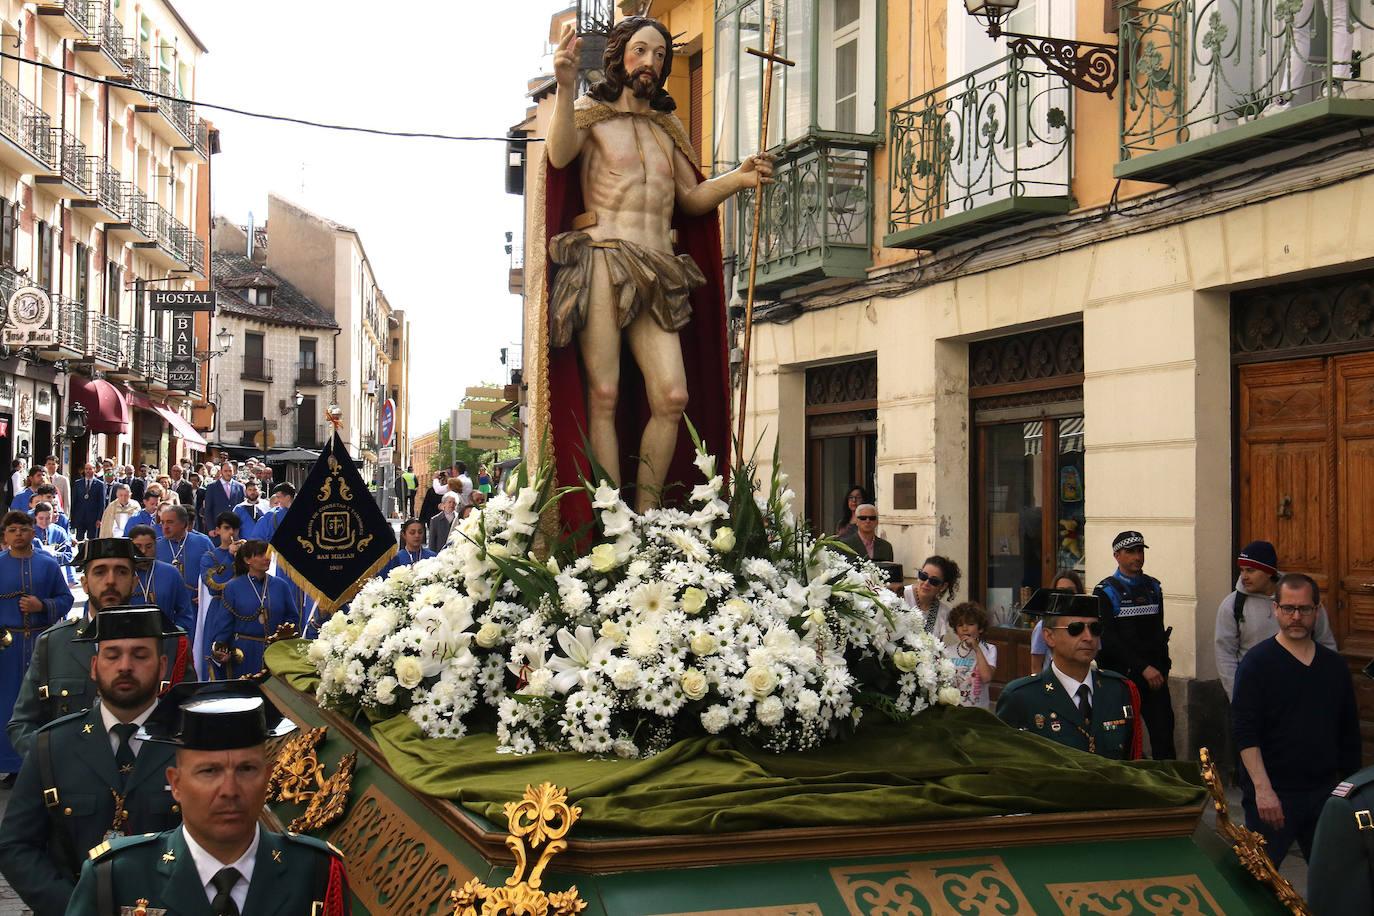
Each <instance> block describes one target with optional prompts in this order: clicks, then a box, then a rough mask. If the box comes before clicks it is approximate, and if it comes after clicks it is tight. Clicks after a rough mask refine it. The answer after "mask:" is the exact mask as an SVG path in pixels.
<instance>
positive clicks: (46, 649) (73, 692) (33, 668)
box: [6, 618, 195, 757]
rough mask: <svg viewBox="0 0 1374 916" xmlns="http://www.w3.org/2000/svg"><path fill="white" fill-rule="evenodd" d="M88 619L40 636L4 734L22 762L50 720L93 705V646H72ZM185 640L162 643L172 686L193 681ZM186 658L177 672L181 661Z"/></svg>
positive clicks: (58, 625)
mask: <svg viewBox="0 0 1374 916" xmlns="http://www.w3.org/2000/svg"><path fill="white" fill-rule="evenodd" d="M88 621H89V618H81V619H79V620H75V619H73V620H63V621H61V622H59V623H55V624H53V625H52V626H50V627H48V629H46V630H44V631H43V632H42V633H41V634H39V636H38V641H37V643H36V644H35V646H34V650H33V661H32V663H30V665H29V670H28V671H26V672H25V673H24V681H23V683H22V684H20V687H19V698H18V699H17V700H15V703H14V713H13V714H12V715H11V717H10V722H9V725H8V726H7V727H6V731H7V732H8V734H9V739H10V744H12V745H14V749H15V750H16V751H18V752H19V755H20V756H21V757H23V756H27V755H28V752H29V748H30V747H32V746H33V738H34V735H35V734H36V733H37V731H38V729H39V728H40V727H42V726H43V725H45V724H47V723H48V722H51V721H52V720H54V719H56V718H59V717H60V716H65V715H68V714H70V713H74V712H79V711H81V710H83V709H89V708H90V707H91V706H92V704H94V702H95V696H96V694H95V682H94V681H92V680H91V659H93V658H95V644H94V643H89V642H74V640H75V639H77V638H78V637H79V636H80V635H81V633H82V632H83V631H84V629H85V626H86V625H87V623H88ZM185 639H186V637H184V636H169V637H168V638H167V639H165V640H163V642H162V651H163V652H164V653H166V655H167V676H168V678H169V679H170V680H171V681H172V683H177V682H179V681H183V680H186V681H192V680H195V669H194V667H193V666H192V659H191V652H190V648H189V647H188V646H186V643H185ZM179 654H180V657H181V658H182V665H181V666H180V667H181V670H180V671H179V672H178V671H177V665H176V661H177V658H178V655H179Z"/></svg>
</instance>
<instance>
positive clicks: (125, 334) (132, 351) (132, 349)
mask: <svg viewBox="0 0 1374 916" xmlns="http://www.w3.org/2000/svg"><path fill="white" fill-rule="evenodd" d="M121 336H122V340H121V346H120V357H121V359H120V360H119V373H118V374H120V375H122V376H125V377H134V378H138V377H142V376H144V375H147V368H148V348H147V345H146V344H145V342H144V341H145V338H144V336H143V332H142V331H139V330H136V329H134V328H123V329H122V335H121Z"/></svg>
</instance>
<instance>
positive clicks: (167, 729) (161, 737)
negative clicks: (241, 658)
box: [134, 681, 296, 751]
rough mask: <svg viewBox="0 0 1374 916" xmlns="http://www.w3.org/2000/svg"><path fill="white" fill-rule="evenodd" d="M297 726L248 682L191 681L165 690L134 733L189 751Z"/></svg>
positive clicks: (228, 746) (253, 741)
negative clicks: (150, 713)
mask: <svg viewBox="0 0 1374 916" xmlns="http://www.w3.org/2000/svg"><path fill="white" fill-rule="evenodd" d="M295 728H296V723H294V722H292V721H291V720H290V719H288V718H286V717H285V716H283V715H282V714H281V712H280V711H278V709H277V707H275V706H273V705H272V702H271V701H270V700H268V699H267V697H265V696H263V694H262V690H261V689H259V687H258V685H257V684H255V683H253V682H252V681H189V682H182V683H180V684H175V685H173V686H172V688H171V689H170V690H168V691H167V693H165V694H163V697H162V699H161V700H159V701H158V704H157V707H156V708H155V709H154V710H153V714H152V715H151V716H149V717H148V720H147V721H146V722H144V723H143V727H142V728H140V729H139V731H138V734H137V735H135V736H134V737H136V738H138V740H140V741H152V742H154V743H156V744H171V745H174V746H175V747H184V748H186V749H187V750H193V751H230V750H237V749H239V748H245V747H256V746H257V745H259V744H262V743H263V742H264V741H266V740H267V739H268V738H278V737H281V736H282V735H285V734H287V733H289V732H291V731H293V730H294V729H295Z"/></svg>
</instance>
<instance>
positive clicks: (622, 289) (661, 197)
mask: <svg viewBox="0 0 1374 916" xmlns="http://www.w3.org/2000/svg"><path fill="white" fill-rule="evenodd" d="M579 45H580V40H579V39H578V37H577V35H576V32H575V29H574V27H573V26H572V25H571V24H569V25H567V26H565V27H564V30H563V34H562V38H561V40H560V41H559V43H558V47H557V49H556V51H555V53H554V75H555V77H556V79H557V81H558V92H557V96H556V99H555V102H554V112H553V122H552V124H551V125H550V127H549V132H548V137H547V141H546V145H545V149H546V155H547V161H548V165H549V166H550V167H551V168H552V169H556V170H561V169H570V167H572V166H574V165H575V166H576V169H577V179H578V182H579V183H580V188H581V201H582V208H583V209H582V212H581V213H580V214H576V215H573V216H572V218H571V221H570V223H569V228H568V230H567V231H564V232H560V233H559V234H557V235H555V236H553V237H552V238H551V239H550V240H549V250H548V254H549V259H550V261H552V262H553V263H554V264H556V265H558V267H557V270H556V273H555V275H554V278H553V283H552V287H551V289H550V291H549V312H548V315H549V343H550V346H551V347H553V348H559V347H566V346H570V345H571V344H572V343H573V342H574V341H576V344H577V351H578V354H579V355H580V356H581V367H582V373H583V382H584V388H585V394H586V420H587V430H586V432H587V435H588V437H589V439H590V443H591V450H592V455H593V457H595V459H596V461H597V462H598V463H599V464H600V465H601V466H602V467H604V468H606V469H608V470H609V471H610V472H611V473H618V472H619V469H620V467H621V452H620V443H619V436H618V434H617V429H616V409H617V404H618V403H619V402H620V401H621V396H622V379H621V346H622V336H623V338H624V341H623V342H624V343H626V344H628V346H629V350H630V353H631V355H632V356H633V359H634V364H635V366H637V367H638V370H639V373H640V374H641V375H642V376H643V378H644V393H645V396H646V400H647V407H648V422H647V424H646V425H645V427H644V430H643V435H642V438H641V439H640V443H639V450H638V453H637V456H636V457H637V458H638V473H637V475H636V479H635V483H636V487H635V502H636V508H637V509H639V511H644V510H645V509H647V508H650V507H653V506H657V505H659V504H660V502H661V500H662V494H663V489H664V485H665V482H666V479H667V475H668V473H669V468H670V465H671V463H672V459H673V456H674V449H675V448H676V446H677V443H678V438H679V435H680V432H681V426H682V415H683V412H684V410H685V409H686V407H687V399H688V394H689V392H688V387H689V386H688V377H687V372H686V371H685V369H684V360H683V346H682V343H681V341H680V339H679V332H681V331H682V330H683V329H684V328H685V327H686V326H687V325H688V324H689V322H691V321H692V320H693V317H694V314H693V306H692V296H693V293H694V291H695V290H697V289H699V288H701V287H702V286H703V285H704V284H706V283H707V278H706V276H705V275H704V274H703V266H704V265H703V264H702V263H701V261H702V259H703V257H704V258H706V259H708V260H709V259H714V260H715V262H717V264H718V262H719V259H720V250H719V243H718V242H717V243H716V244H715V250H714V251H713V252H701V251H699V252H698V253H697V257H696V258H695V259H694V258H693V256H692V255H691V254H690V253H677V252H675V250H674V243H675V241H677V240H676V238H675V232H674V231H673V228H672V227H673V223H674V220H675V219H678V220H681V219H683V218H686V217H710V218H712V219H714V212H715V209H716V207H717V206H718V205H719V204H720V203H721V202H722V201H723V200H725V199H726V198H727V197H729V196H730V195H732V194H736V193H738V192H739V191H742V190H744V189H746V188H758V187H760V186H761V185H766V184H769V183H771V181H772V177H771V176H772V162H771V158H770V157H768V156H766V155H759V156H750V157H749V158H747V159H745V160H744V161H743V162H742V163H741V164H740V166H739V167H738V168H736V169H734V170H733V171H730V172H727V173H725V174H723V175H719V176H717V177H715V178H711V179H703V178H702V177H701V175H700V173H699V172H698V171H697V170H696V168H695V167H694V165H693V160H692V150H691V144H690V141H688V140H687V135H686V131H684V130H683V128H682V124H681V122H680V121H679V120H678V119H677V118H676V117H675V116H674V115H673V114H672V112H673V110H674V109H675V108H676V105H675V103H674V102H673V100H672V98H671V97H670V96H669V95H668V93H667V92H666V91H665V90H664V88H663V86H664V83H665V81H666V80H667V78H668V75H669V73H670V72H671V71H672V66H673V41H672V35H671V34H670V33H669V32H668V30H667V29H666V28H665V27H664V26H663V25H662V24H661V23H659V22H657V21H655V20H653V19H650V18H647V17H642V16H635V17H630V18H627V19H623V20H621V21H620V22H619V23H617V24H616V25H615V27H614V28H613V29H612V30H611V33H610V35H609V37H608V39H607V42H606V52H605V58H604V72H605V79H604V80H603V81H601V82H599V83H596V84H594V85H593V86H592V87H591V88H590V90H589V91H588V94H587V95H586V96H583V97H582V98H580V99H574V97H573V96H574V92H575V91H576V89H575V86H576V81H577V73H578V63H577V62H578V49H579ZM712 237H713V238H714V237H715V236H712ZM706 269H711V268H709V267H707V268H706ZM714 271H715V273H716V275H717V276H718V272H719V267H718V266H717V267H715V268H714ZM716 283H717V286H718V285H719V281H718V280H717V281H716ZM698 317H699V316H698ZM713 317H714V320H716V321H721V320H722V318H723V314H722V315H721V316H719V317H715V316H713ZM719 334H720V335H721V339H722V340H723V334H724V329H723V328H721V329H720V331H719ZM693 393H694V394H699V395H703V396H705V397H708V398H712V399H717V398H719V399H723V403H722V404H717V405H714V407H715V409H717V410H724V411H725V413H726V414H728V401H729V394H728V388H727V389H725V390H721V391H707V392H693ZM708 444H710V445H712V446H713V447H715V448H719V449H722V450H723V449H725V448H727V447H728V445H729V443H728V442H714V443H708Z"/></svg>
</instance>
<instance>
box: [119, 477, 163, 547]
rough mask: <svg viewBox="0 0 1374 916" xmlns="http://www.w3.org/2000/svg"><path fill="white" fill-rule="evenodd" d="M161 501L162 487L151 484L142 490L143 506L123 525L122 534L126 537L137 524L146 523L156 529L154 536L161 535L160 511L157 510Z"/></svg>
mask: <svg viewBox="0 0 1374 916" xmlns="http://www.w3.org/2000/svg"><path fill="white" fill-rule="evenodd" d="M161 502H162V488H161V487H159V486H156V485H154V486H151V487H148V488H147V489H146V490H144V491H143V508H142V509H140V510H139V511H138V512H136V513H134V516H133V518H131V519H129V521H128V522H127V523H126V524H125V525H124V536H125V537H128V536H129V532H130V531H132V530H133V529H134V528H135V527H136V526H138V525H146V526H148V527H149V528H155V529H157V530H156V531H155V532H154V537H157V536H159V535H161V533H162V531H161V528H162V513H161V512H160V511H159V510H158V504H159V503H161Z"/></svg>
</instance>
